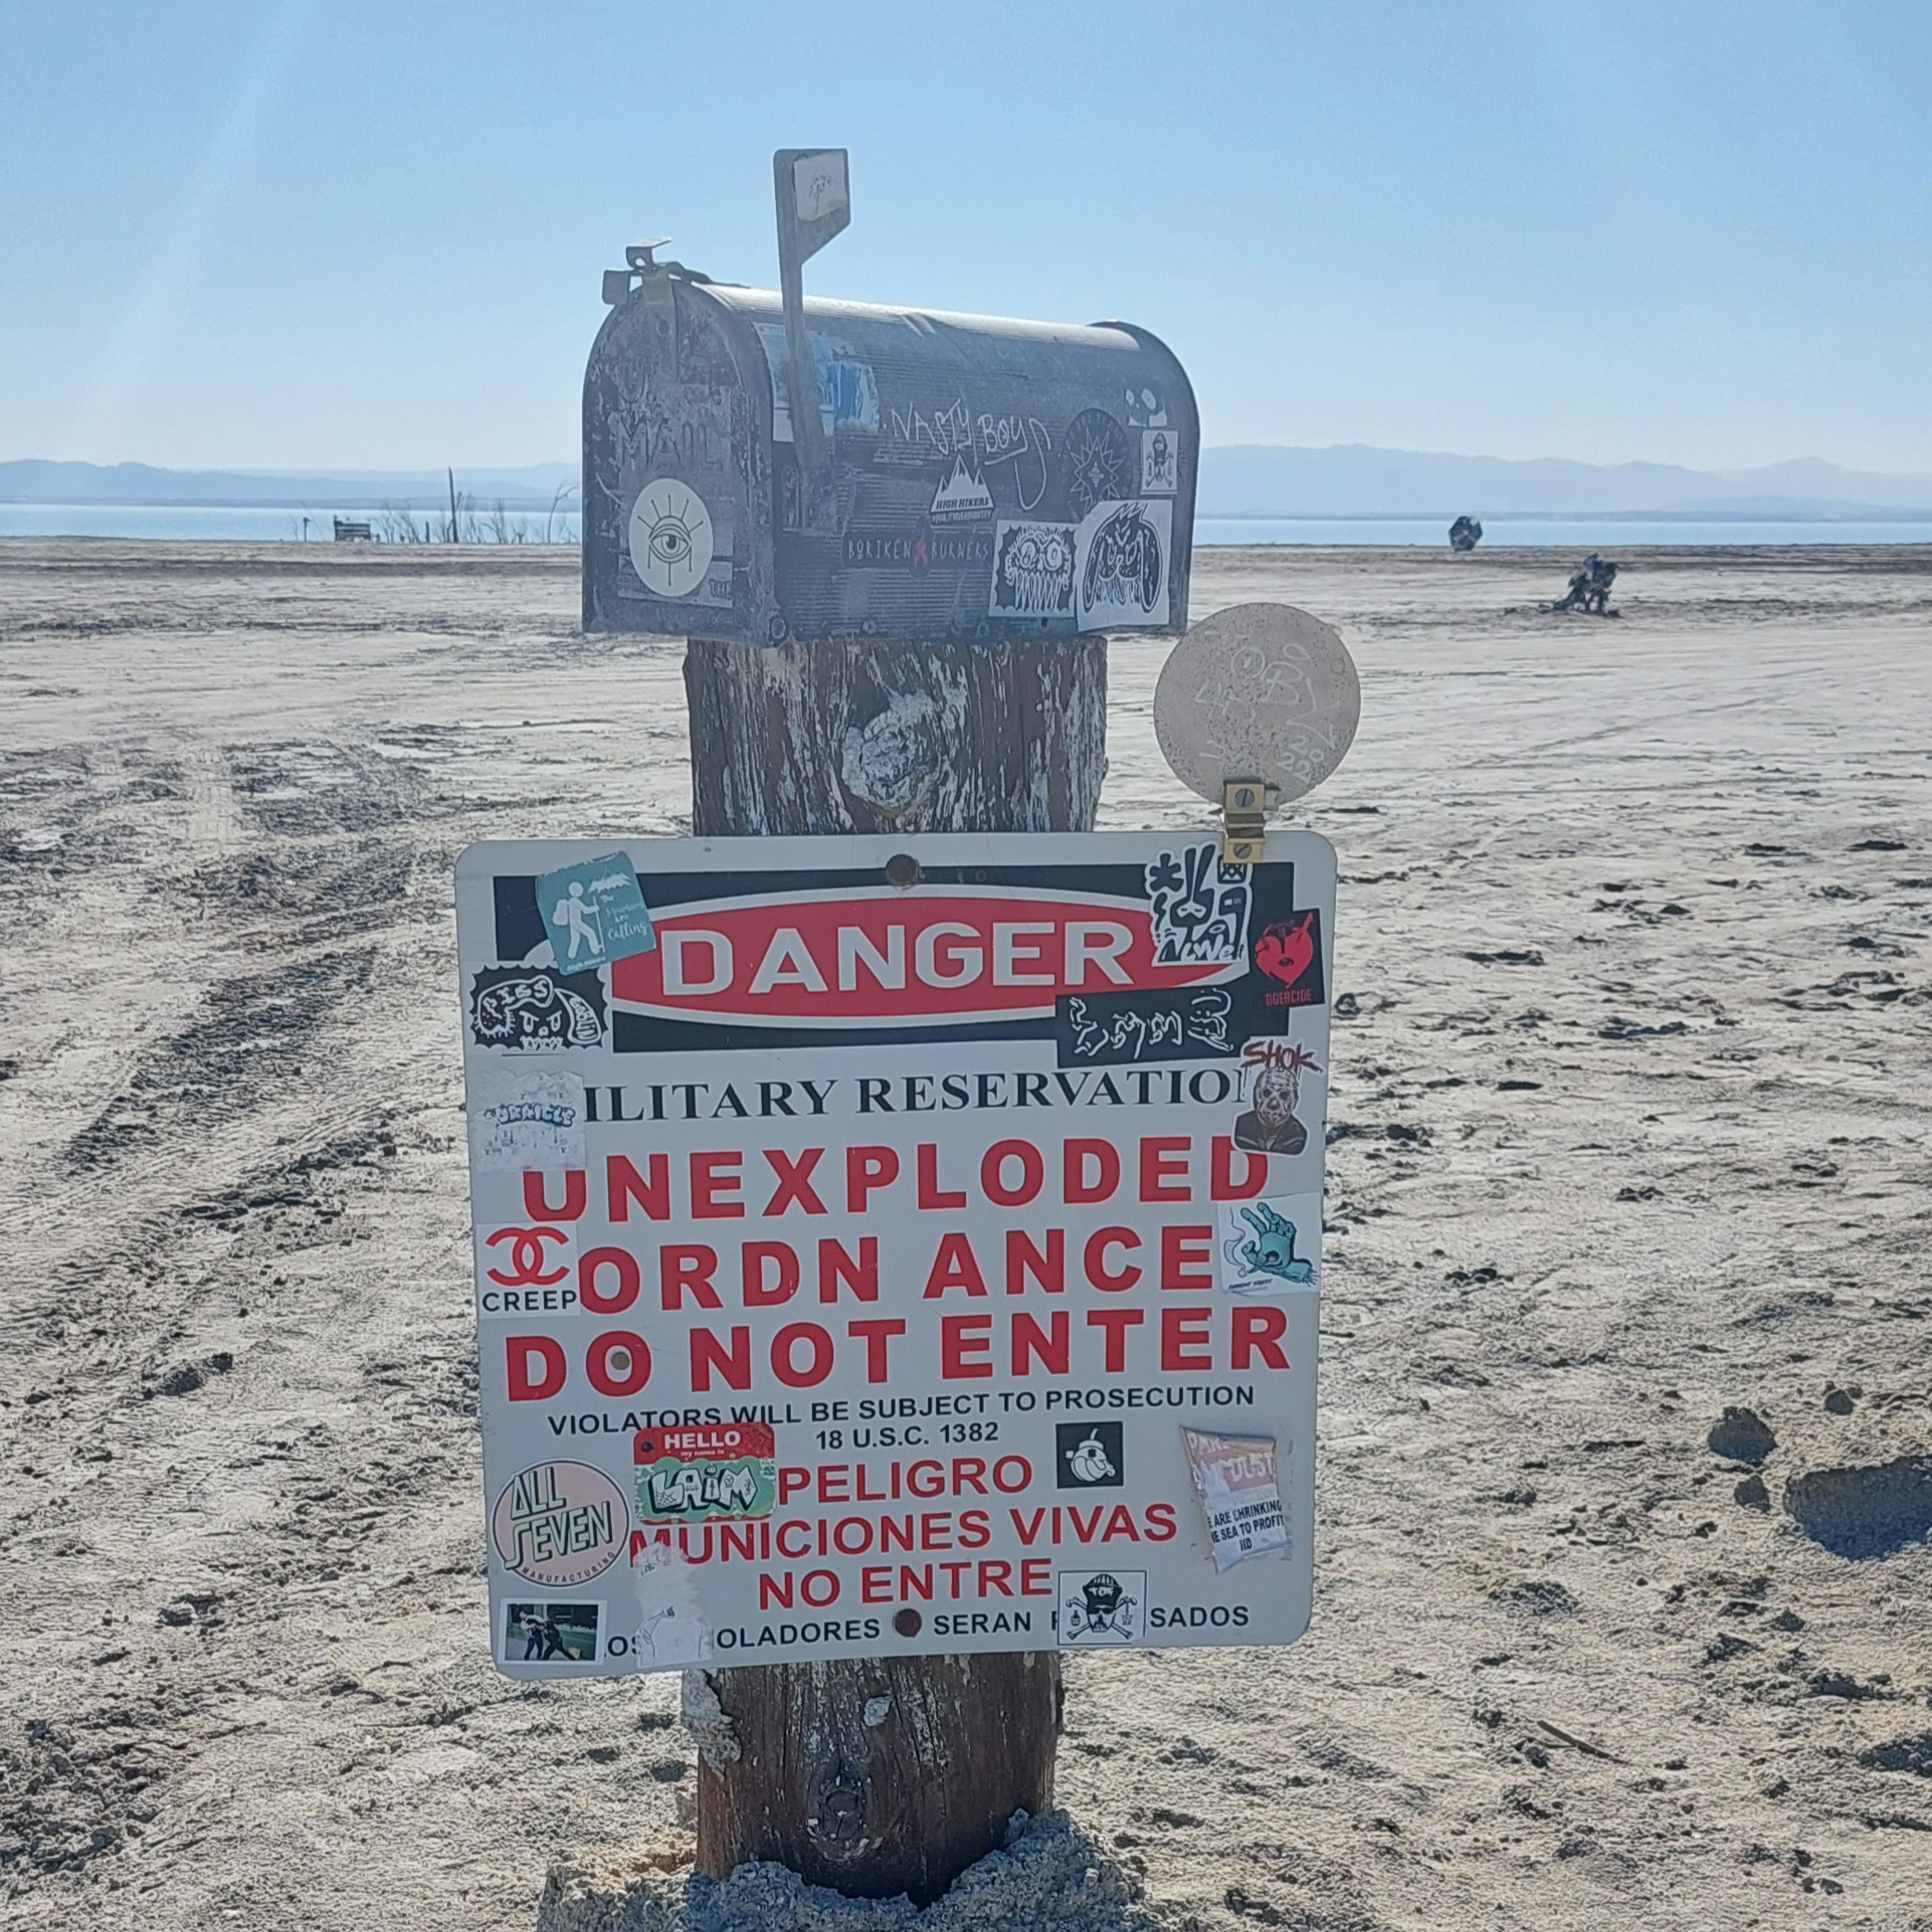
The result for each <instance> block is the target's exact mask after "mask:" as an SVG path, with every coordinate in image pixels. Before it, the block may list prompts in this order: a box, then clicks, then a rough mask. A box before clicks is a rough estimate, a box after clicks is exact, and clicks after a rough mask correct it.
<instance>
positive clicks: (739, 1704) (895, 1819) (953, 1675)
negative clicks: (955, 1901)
mask: <svg viewBox="0 0 1932 1932" xmlns="http://www.w3.org/2000/svg"><path fill="white" fill-rule="evenodd" d="M705 1675H706V1677H707V1679H708V1681H709V1684H710V1685H711V1687H712V1689H713V1690H714V1691H715V1692H716V1693H717V1696H718V1702H719V1704H720V1705H721V1706H722V1708H723V1710H724V1714H725V1716H726V1717H727V1718H729V1719H730V1721H731V1738H732V1741H733V1742H734V1743H735V1744H736V1746H737V1748H738V1752H739V1755H738V1757H737V1758H736V1759H735V1760H725V1761H723V1762H722V1763H721V1764H714V1763H713V1762H712V1761H710V1760H709V1759H708V1758H702V1757H701V1759H700V1761H699V1765H698V1854H697V1863H698V1870H699V1871H701V1872H703V1873H705V1874H706V1875H708V1876H710V1877H713V1878H722V1877H723V1876H724V1875H725V1874H726V1873H728V1872H729V1871H731V1868H732V1867H733V1866H734V1865H739V1864H743V1863H744V1862H745V1861H746V1860H747V1859H770V1860H772V1861H774V1862H777V1863H779V1864H782V1865H785V1866H787V1867H789V1868H790V1869H791V1870H792V1871H794V1872H796V1873H797V1874H799V1875H800V1876H801V1877H803V1878H805V1879H806V1880H807V1882H808V1883H810V1884H812V1885H824V1886H830V1887H832V1888H833V1889H834V1890H836V1891H841V1892H845V1893H847V1894H849V1895H851V1896H853V1897H857V1898H868V1899H889V1898H893V1897H895V1896H896V1894H898V1893H900V1892H907V1893H909V1894H910V1895H911V1898H912V1900H913V1901H914V1903H915V1904H919V1905H927V1904H930V1903H931V1902H932V1901H933V1900H934V1899H936V1898H938V1897H939V1896H940V1894H941V1893H942V1892H944V1891H945V1890H946V1888H947V1886H949V1885H950V1884H951V1883H952V1882H953V1880H954V1879H955V1878H957V1877H958V1876H959V1875H960V1873H961V1872H963V1871H964V1870H965V1869H966V1867H967V1866H968V1865H970V1864H972V1862H973V1861H974V1860H976V1859H980V1858H984V1857H985V1854H986V1853H987V1852H988V1851H991V1850H993V1849H996V1848H997V1847H998V1845H999V1844H1000V1843H1001V1841H1002V1840H1003V1838H1004V1837H1005V1833H1006V1826H1007V1822H1008V1820H1009V1819H1010V1818H1011V1816H1012V1814H1013V1813H1014V1811H1028V1812H1038V1811H1044V1810H1045V1809H1046V1808H1047V1807H1048V1806H1049V1805H1050V1804H1051V1803H1052V1802H1053V1753H1054V1747H1055V1745H1056V1743H1057V1741H1058V1738H1059V1735H1060V1657H1059V1653H1058V1652H1056V1651H1051V1650H1041V1651H1033V1652H1029V1653H1026V1654H1023V1655H1009V1654H998V1655H994V1656H987V1657H906V1658H883V1657H878V1658H861V1659H853V1660H850V1661H846V1662H840V1663H830V1664H767V1665H764V1666H763V1667H762V1668H759V1667H751V1668H745V1669H741V1670H732V1671H707V1672H706V1673H705Z"/></svg>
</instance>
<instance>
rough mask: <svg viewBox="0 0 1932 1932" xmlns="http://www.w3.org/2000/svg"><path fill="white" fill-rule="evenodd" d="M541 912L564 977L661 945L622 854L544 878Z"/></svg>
mask: <svg viewBox="0 0 1932 1932" xmlns="http://www.w3.org/2000/svg"><path fill="white" fill-rule="evenodd" d="M537 909H538V910H539V911H540V913H542V915H543V923H544V925H545V927H546V928H548V930H549V933H550V944H551V950H552V951H553V952H554V953H555V954H556V963H557V967H558V970H559V971H561V972H580V971H581V970H582V969H584V968H585V967H587V966H602V965H604V964H605V963H606V962H607V961H609V960H628V959H629V957H630V956H631V954H632V953H647V952H649V951H650V950H651V948H652V947H654V946H655V945H656V944H657V936H656V934H655V933H653V932H652V930H651V915H650V912H649V911H648V910H647V909H645V906H644V894H643V888H642V886H640V885H639V884H638V883H637V869H636V867H635V866H633V865H632V864H631V862H630V860H629V858H626V857H625V855H624V854H623V853H621V852H611V853H607V854H605V856H604V858H587V859H585V860H584V861H583V862H582V864H580V865H566V866H564V867H562V868H561V869H559V870H558V871H554V872H544V873H541V874H540V876H539V878H538V880H537Z"/></svg>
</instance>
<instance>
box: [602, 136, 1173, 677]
mask: <svg viewBox="0 0 1932 1932" xmlns="http://www.w3.org/2000/svg"><path fill="white" fill-rule="evenodd" d="M833 157H835V159H836V177H835V184H834V188H833V193H835V195H836V197H837V199H836V201H835V202H834V203H833V205H831V206H830V208H829V210H828V209H826V208H825V206H824V203H825V199H826V188H825V175H824V171H825V167H826V165H827V163H828V160H829V159H830V158H833ZM808 166H810V167H814V168H815V169H816V170H817V171H818V172H817V175H816V177H815V180H814V185H813V189H812V193H811V195H810V196H808V194H807V186H806V172H805V171H806V170H807V167H808ZM844 184H845V167H844V155H843V153H842V152H841V151H839V150H829V151H828V150H786V151H785V152H783V153H782V154H781V155H780V156H779V157H778V165H777V189H778V208H779V238H780V261H781V279H782V284H783V293H782V294H781V293H773V292H769V291H766V290H761V289H753V288H743V287H738V286H730V285H726V284H722V283H717V282H712V281H710V280H708V279H707V278H706V277H705V276H703V275H700V274H697V273H693V271H691V270H688V269H686V268H684V267H682V266H681V265H680V264H679V263H676V262H660V261H657V260H656V259H655V250H656V249H657V248H659V247H661V246H662V244H659V243H651V244H645V245H642V246H640V247H638V248H632V249H630V250H629V264H630V265H629V268H628V269H625V270H619V271H612V272H611V273H609V274H607V275H606V276H605V289H604V292H605V299H606V300H609V301H611V302H612V303H613V309H612V313H611V314H610V316H609V317H608V318H607V319H606V321H605V323H604V327H603V329H602V330H601V332H600V333H599V335H598V337H597V340H596V343H595V345H594V347H593V348H592V350H591V359H590V364H589V367H588V369H587V371H586V373H585V377H584V479H583V502H584V525H583V530H584V535H583V544H584V560H583V561H584V569H583V599H584V628H585V629H587V630H648V631H660V632H667V633H670V634H672V635H676V636H680V637H683V636H696V637H705V638H721V639H735V640H741V641H744V642H753V643H760V644H763V643H781V642H785V641H786V640H788V639H797V640H801V641H805V642H821V641H826V640H831V639H841V638H876V639H881V640H885V641H894V642H896V641H904V642H914V641H932V640H945V639H954V640H960V641H977V640H984V641H988V642H992V641H998V640H1001V639H1010V638H1037V637H1041V636H1047V637H1056V636H1073V635H1074V634H1076V633H1078V632H1081V631H1091V630H1113V629H1127V628H1130V627H1131V628H1139V629H1153V630H1163V631H1178V630H1181V629H1185V628H1186V624H1187V613H1188V569H1189V565H1190V561H1191V553H1192V534H1193V520H1194V486H1195V472H1196V465H1197V460H1198V457H1199V452H1200V443H1201V436H1200V423H1199V418H1198V416H1197V414H1196V411H1195V406H1194V395H1193V391H1192V389H1191V388H1189V386H1188V378H1187V375H1186V373H1185V372H1184V371H1183V370H1182V368H1181V365H1180V363H1179V362H1177V361H1176V359H1175V357H1174V355H1173V353H1172V352H1171V351H1170V350H1168V349H1167V348H1166V346H1165V345H1164V344H1163V343H1162V342H1160V341H1159V340H1157V339H1156V338H1155V337H1152V336H1150V334H1149V333H1148V332H1147V331H1146V330H1145V329H1140V328H1136V327H1134V326H1133V325H1132V324H1127V323H1117V322H1110V323H1099V324H1094V325H1092V326H1087V327H1083V326H1076V325H1072V324H1068V325H1061V324H1049V323H1033V322H1011V321H1007V320H1004V319H1000V318H995V317H989V316H976V315H952V314H945V313H941V312H937V311H931V310H923V309H897V308H881V307H875V306H871V305H869V304H865V303H859V302H842V301H824V300H817V299H814V300H809V301H807V300H805V299H803V296H802V292H801V290H800V286H799V276H798V268H799V265H800V263H801V262H802V261H803V259H804V256H805V255H806V254H808V253H809V252H810V251H811V249H812V248H814V247H817V246H822V244H823V241H825V240H829V239H830V237H831V235H833V234H836V233H837V232H838V230H839V229H840V228H843V227H844V226H845V221H846V219H848V216H847V214H846V212H845V206H846V205H845V201H844ZM815 225H816V229H817V230H818V231H819V232H818V233H817V234H816V235H815V234H814V233H813V230H814V227H815ZM801 376H803V378H804V379H803V380H800V377H801ZM807 391H815V392H816V401H817V408H816V410H815V411H810V412H805V411H800V410H799V409H798V408H797V406H796V400H795V399H796V398H797V397H798V396H799V395H800V394H801V393H805V392H807Z"/></svg>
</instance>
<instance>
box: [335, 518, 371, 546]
mask: <svg viewBox="0 0 1932 1932" xmlns="http://www.w3.org/2000/svg"><path fill="white" fill-rule="evenodd" d="M336 541H337V543H374V542H375V534H374V533H373V532H372V531H371V529H370V527H369V526H368V525H367V524H366V523H349V522H346V521H345V520H344V519H343V518H341V517H339V516H338V517H337V518H336Z"/></svg>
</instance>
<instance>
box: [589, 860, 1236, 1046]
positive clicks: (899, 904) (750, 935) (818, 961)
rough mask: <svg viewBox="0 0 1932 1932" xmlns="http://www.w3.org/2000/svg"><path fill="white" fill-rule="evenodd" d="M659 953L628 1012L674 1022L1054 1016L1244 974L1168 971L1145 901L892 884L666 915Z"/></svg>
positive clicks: (623, 980)
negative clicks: (1107, 1000) (1096, 999)
mask: <svg viewBox="0 0 1932 1932" xmlns="http://www.w3.org/2000/svg"><path fill="white" fill-rule="evenodd" d="M656 929H657V939H658V944H657V949H656V951H655V952H649V953H639V954H636V955H634V956H633V957H632V958H630V959H628V960H618V961H617V962H616V964H615V965H614V966H613V967H612V968H611V997H612V998H613V999H614V1000H615V1001H616V1003H617V1004H618V1005H619V1006H629V1007H631V1008H635V1009H637V1010H642V1011H645V1012H653V1013H659V1014H668V1015H672V1016H680V1015H687V1014H688V1015H703V1016H705V1017H706V1018H713V1019H715V1018H718V1017H731V1018H735V1019H740V1020H750V1021H754V1022H756V1021H763V1022H765V1023H769V1024H782V1023H787V1022H795V1021H807V1022H809V1023H811V1024H813V1025H815V1026H824V1025H828V1024H833V1025H836V1024H839V1023H860V1022H862V1023H865V1024H867V1025H871V1026H877V1025H881V1024H891V1023H894V1022H899V1023H915V1022H918V1021H922V1020H931V1019H934V1018H935V1017H937V1018H951V1019H958V1018H961V1017H965V1016H969V1015H972V1014H988V1015H998V1014H1001V1013H1013V1012H1035V1011H1042V1010H1044V1011H1049V1012H1050V1011H1051V1010H1052V1007H1053V1001H1054V999H1055V998H1057V997H1058V996H1059V995H1061V994H1062V993H1081V992H1087V993H1094V992H1106V991H1110V990H1114V989H1118V988H1121V987H1127V986H1138V987H1160V986H1187V985H1195V984H1197V983H1199V982H1200V981H1202V980H1206V979H1213V978H1217V977H1218V978H1226V977H1228V976H1229V975H1230V974H1231V973H1233V972H1237V971H1239V967H1238V966H1237V965H1231V964H1229V963H1228V962H1227V961H1212V962H1206V963H1203V962H1201V961H1198V960H1194V961H1180V962H1173V961H1168V960H1162V959H1161V958H1160V957H1159V948H1158V947H1157V944H1156V935H1155V933H1154V927H1153V912H1152V909H1151V908H1150V905H1149V904H1148V903H1147V902H1146V901H1144V900H1142V901H1138V902H1136V901H1134V900H1128V899H1111V898H1106V897H1103V896H1099V895H1098V894H1096V895H1093V896H1086V895H1075V894H1066V893H1061V894H1056V895H1054V896H1051V897H1046V896H1041V897H1038V898H1034V897H1031V896H1028V895H1027V894H1025V893H1023V892H1021V891H1017V890H1009V891H1006V892H1003V893H998V894H995V893H991V892H987V891H983V890H973V889H971V888H947V887H943V886H941V887H925V888H922V889H921V890H920V892H919V894H918V896H917V897H916V898H913V899H909V898H908V896H907V895H906V894H904V893H900V892H896V891H894V890H893V889H892V888H890V887H883V888H877V889H874V888H871V887H866V888H857V889H854V890H853V891H851V892H849V893H845V894H841V895H839V896H836V897H824V898H820V897H817V896H806V897H800V898H795V899H794V898H786V897H783V896H781V897H779V898H776V899H759V900H725V901H718V902H714V903H711V904H708V905H702V906H695V907H688V908H680V909H668V910H666V911H664V912H662V913H660V914H659V915H658V916H657V919H656Z"/></svg>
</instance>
